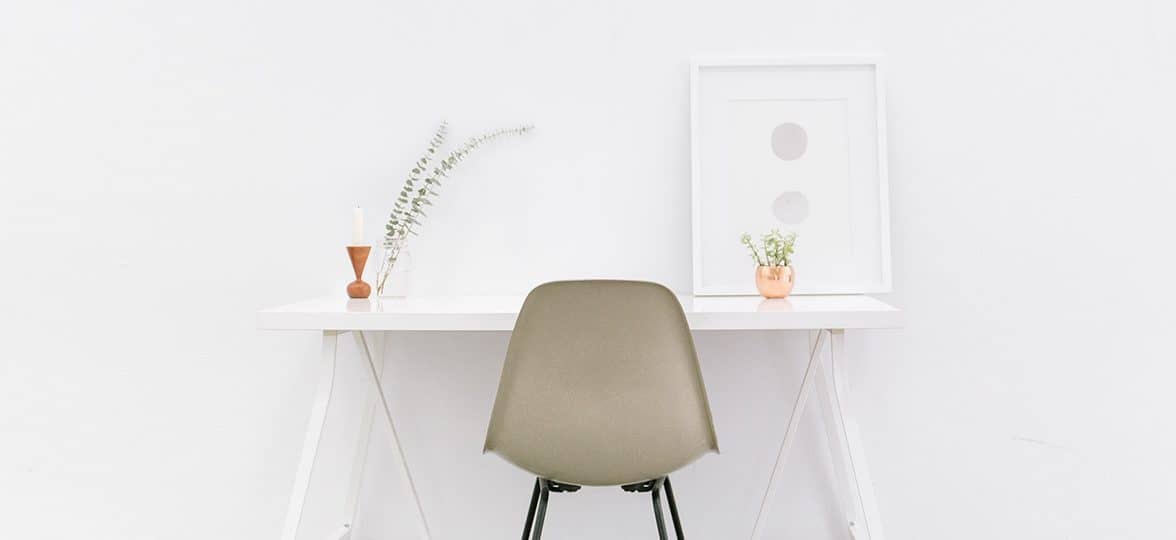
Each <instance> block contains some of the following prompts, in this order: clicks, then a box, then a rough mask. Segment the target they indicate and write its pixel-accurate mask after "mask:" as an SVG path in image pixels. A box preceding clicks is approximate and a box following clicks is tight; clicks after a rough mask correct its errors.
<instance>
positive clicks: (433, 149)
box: [376, 122, 534, 294]
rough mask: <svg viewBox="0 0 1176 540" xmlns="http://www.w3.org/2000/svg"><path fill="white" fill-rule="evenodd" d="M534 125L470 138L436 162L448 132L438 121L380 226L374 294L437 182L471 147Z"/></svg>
mask: <svg viewBox="0 0 1176 540" xmlns="http://www.w3.org/2000/svg"><path fill="white" fill-rule="evenodd" d="M533 128H534V126H531V125H523V126H519V127H513V128H505V129H499V130H496V131H491V132H489V133H485V134H482V135H479V136H477V137H471V138H470V139H469V140H467V141H466V142H465V144H462V145H461V147H459V148H458V149H456V150H453V151H452V152H449V154H447V155H446V156H445V157H444V158H442V159H440V161H436V162H435V161H434V160H435V158H436V157H437V153H438V152H440V151H441V147H442V145H444V144H445V137H446V136H447V135H448V133H449V124H448V122H441V125H440V126H438V127H437V131H436V132H435V133H433V138H432V139H429V146H428V148H426V149H425V153H424V154H423V155H422V156H421V157H420V159H418V160H417V161H416V163H414V164H413V166H412V170H410V171H409V173H408V177H407V178H405V180H404V185H403V186H402V187H401V188H400V193H399V194H398V195H397V196H396V203H395V204H394V205H393V207H392V213H391V215H389V216H388V223H387V224H386V225H385V226H384V252H385V254H386V255H385V257H384V262H383V265H382V267H381V269H380V275H379V281H378V283H377V284H376V290H377V294H379V293H383V292H384V283H385V282H386V281H387V280H388V275H389V273H390V272H391V270H392V266H393V265H395V264H396V259H397V258H398V257H399V256H400V249H401V248H402V247H403V243H404V240H405V239H406V238H408V236H409V235H415V234H417V232H418V229H419V228H420V226H421V222H422V221H423V220H424V219H425V218H426V217H428V214H426V213H425V207H426V206H433V201H432V198H433V197H436V196H437V195H439V193H438V192H437V190H438V189H439V188H440V187H441V181H442V180H447V179H448V178H449V175H450V174H451V173H452V172H453V170H454V169H455V168H456V167H457V165H458V164H459V163H461V162H462V161H463V160H465V158H466V157H468V156H469V154H470V153H472V152H473V151H474V150H477V149H478V148H479V147H481V146H482V145H483V144H485V143H487V142H490V141H492V140H494V139H497V138H499V137H502V136H504V135H522V134H524V133H526V132H528V131H531V129H533Z"/></svg>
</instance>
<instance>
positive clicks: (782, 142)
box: [772, 122, 808, 161]
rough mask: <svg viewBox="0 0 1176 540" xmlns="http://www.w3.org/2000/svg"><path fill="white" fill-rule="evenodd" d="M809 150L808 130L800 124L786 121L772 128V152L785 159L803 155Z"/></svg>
mask: <svg viewBox="0 0 1176 540" xmlns="http://www.w3.org/2000/svg"><path fill="white" fill-rule="evenodd" d="M807 150H808V132H807V131H805V129H804V128H803V127H801V126H800V124H794V123H792V122H785V123H783V124H780V125H778V126H776V128H775V129H773V130H772V153H773V154H776V157H778V158H780V159H782V160H784V161H792V160H794V159H799V158H800V156H803V155H804V153H805V151H807Z"/></svg>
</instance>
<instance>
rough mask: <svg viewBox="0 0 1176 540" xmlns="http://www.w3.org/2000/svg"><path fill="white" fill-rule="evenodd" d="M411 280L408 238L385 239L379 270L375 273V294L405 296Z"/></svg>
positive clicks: (410, 257) (410, 253)
mask: <svg viewBox="0 0 1176 540" xmlns="http://www.w3.org/2000/svg"><path fill="white" fill-rule="evenodd" d="M411 281H412V252H411V251H410V250H409V249H408V239H407V238H398V239H395V240H390V241H386V242H385V243H384V251H383V253H381V256H380V272H379V274H377V275H376V295H377V296H393V297H395V296H407V295H408V287H409V284H410V282H411Z"/></svg>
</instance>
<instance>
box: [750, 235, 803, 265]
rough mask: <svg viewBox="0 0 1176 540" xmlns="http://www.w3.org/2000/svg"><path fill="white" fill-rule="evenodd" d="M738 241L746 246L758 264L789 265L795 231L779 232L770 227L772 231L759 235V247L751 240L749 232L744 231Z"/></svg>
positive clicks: (793, 246)
mask: <svg viewBox="0 0 1176 540" xmlns="http://www.w3.org/2000/svg"><path fill="white" fill-rule="evenodd" d="M739 242H740V243H742V244H743V245H745V246H747V249H748V250H750V251H751V258H752V259H753V260H755V264H757V265H759V266H791V264H792V253H793V251H794V248H795V246H796V233H788V234H781V233H780V230H779V229H772V232H769V233H768V234H765V235H763V236H761V237H760V244H759V246H758V247H759V248H760V249H757V246H756V244H755V243H753V242H752V240H751V235H750V234H747V233H744V234H743V236H741V237H739ZM761 250H762V255H761Z"/></svg>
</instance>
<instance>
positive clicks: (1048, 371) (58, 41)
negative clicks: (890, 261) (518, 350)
mask: <svg viewBox="0 0 1176 540" xmlns="http://www.w3.org/2000/svg"><path fill="white" fill-rule="evenodd" d="M1174 15H1176V13H1173V8H1172V7H1171V4H1170V3H1168V2H1163V1H1161V0H1126V1H1123V2H1118V3H1115V4H1114V5H1111V4H1106V3H1095V2H1061V1H1053V2H1025V1H1011V0H997V1H993V2H935V1H929V0H923V1H915V0H908V1H888V2H873V1H866V0H855V1H848V0H833V1H828V2H797V1H777V2H750V1H732V2H710V3H707V4H684V3H682V2H669V1H662V2H615V1H609V2H592V3H583V4H579V5H571V4H562V3H556V2H541V1H531V2H526V1H519V0H511V1H503V2H468V3H453V2H417V3H404V4H399V5H394V4H392V3H388V2H384V3H377V2H339V3H331V4H326V3H317V4H308V3H289V2H288V3H276V2H275V3H264V4H263V3H260V2H240V1H233V2H224V1H218V0H211V1H207V2H198V3H193V2H183V3H181V2H104V3H93V2H20V3H17V2H9V3H6V4H5V5H4V6H3V7H2V8H0V190H2V191H0V211H2V216H3V235H2V236H0V239H2V241H3V245H2V246H0V247H2V249H3V251H2V253H3V254H4V257H3V264H2V265H0V287H2V289H0V298H3V303H2V305H3V311H2V316H3V321H2V323H3V324H2V326H0V328H3V340H2V344H3V349H2V350H0V437H2V441H0V537H3V538H12V539H18V538H19V539H22V540H24V539H40V538H54V539H56V538H93V539H155V538H169V539H170V538H175V539H208V538H218V539H221V538H223V539H254V538H276V535H277V533H278V530H279V527H280V522H281V518H282V516H283V512H284V509H285V503H286V497H287V494H288V490H289V488H290V485H291V482H292V475H293V472H294V467H295V462H296V459H297V456H296V454H297V450H298V448H299V446H300V445H301V442H302V439H301V434H302V430H303V427H304V425H305V421H306V419H307V413H308V407H309V404H310V398H311V394H312V391H313V386H314V385H313V383H314V375H315V374H316V373H317V371H316V370H315V368H316V367H317V357H318V348H317V339H316V337H315V336H313V335H305V334H297V333H291V334H284V335H282V334H272V335H270V334H262V333H260V332H258V331H257V330H255V324H254V323H255V321H254V311H255V310H256V309H258V308H261V307H264V306H268V305H272V304H277V303H283V302H288V301H292V300H295V299H299V298H303V297H308V296H313V295H322V294H342V291H343V285H344V284H345V283H346V281H347V279H348V278H347V273H348V265H347V261H346V257H345V255H344V253H343V249H342V245H343V244H344V243H345V242H346V241H347V239H348V236H349V223H350V221H349V217H350V210H349V207H350V206H351V205H353V204H355V203H356V202H360V203H361V204H364V205H365V207H367V208H368V210H369V216H371V218H370V219H369V225H370V227H369V229H370V234H371V235H372V236H373V237H374V235H375V234H376V233H378V232H379V228H380V225H379V220H378V219H376V218H377V216H380V215H381V214H383V213H385V212H386V209H387V207H388V206H389V205H390V202H391V200H392V196H393V194H394V192H395V189H396V186H397V185H398V183H399V181H400V179H401V177H402V174H403V172H404V171H405V170H406V168H407V166H408V165H409V163H411V161H412V160H413V159H415V158H416V154H417V152H418V149H419V148H420V146H421V144H422V143H423V142H424V141H425V140H426V139H427V137H428V133H429V130H431V129H432V127H433V124H434V123H435V122H436V121H437V120H439V119H440V118H442V117H445V118H448V119H450V120H451V121H452V122H453V124H454V131H455V134H457V135H469V134H472V133H474V132H475V131H477V130H480V129H482V128H490V127H495V126H499V125H504V124H509V123H511V122H514V121H532V122H534V123H535V124H537V125H538V126H539V127H538V129H537V130H536V131H535V132H534V133H533V134H532V135H529V136H527V137H526V138H525V139H518V140H512V141H509V142H505V143H502V144H498V145H496V146H495V147H494V148H493V149H490V150H487V151H486V152H484V153H482V154H481V155H479V156H477V157H475V158H473V159H472V160H471V161H470V162H468V163H467V164H466V165H467V166H465V168H464V170H462V171H460V173H459V177H458V178H457V179H456V180H455V181H454V182H452V183H450V184H449V185H447V186H446V190H445V191H446V192H445V194H444V197H443V198H442V199H441V201H440V205H439V206H438V207H437V209H436V212H435V213H434V214H433V215H432V222H430V223H429V225H428V231H427V232H426V234H425V235H424V236H422V237H421V238H420V244H419V248H418V249H416V250H415V255H416V256H417V260H418V263H419V264H418V268H417V270H418V272H417V273H418V274H425V275H426V276H427V278H426V279H423V280H422V281H421V283H420V284H419V285H420V287H421V289H422V290H424V291H432V292H438V291H446V292H452V293H503V292H514V291H520V290H523V289H526V288H527V287H529V286H530V285H532V284H534V283H536V282H537V281H539V280H541V279H546V278H550V277H571V276H580V275H594V276H625V277H634V278H648V279H656V280H660V281H663V282H665V283H667V284H668V285H670V286H671V287H673V288H675V289H678V290H682V291H685V290H688V289H689V287H690V283H691V276H690V266H691V263H690V250H689V246H690V208H689V185H690V182H689V156H688V137H689V134H688V90H687V87H688V77H687V75H688V59H689V57H690V56H691V55H694V54H768V55H775V54H793V53H822V52H871V51H883V52H885V53H886V54H887V55H888V57H889V61H890V62H889V68H890V71H889V88H888V91H889V94H888V97H889V119H890V126H889V143H890V164H891V167H890V178H891V190H892V216H893V220H892V221H893V240H894V246H893V247H894V271H895V272H894V275H895V293H894V294H893V295H890V296H889V297H888V300H890V301H892V302H894V303H896V304H898V305H900V306H902V307H903V308H905V310H906V311H907V322H908V325H907V328H906V329H905V330H902V331H899V332H877V333H870V334H862V335H858V336H855V337H851V341H850V348H851V352H853V353H856V354H858V355H859V356H858V358H859V360H858V361H856V362H855V364H854V365H852V366H851V367H852V368H853V369H852V372H853V380H852V381H851V388H852V391H853V397H854V399H855V400H856V402H857V403H859V404H860V405H861V408H862V409H863V410H862V411H861V414H860V418H859V420H860V424H861V428H862V431H863V432H862V436H863V439H864V441H865V446H866V449H867V451H868V457H869V461H870V464H871V466H872V467H873V476H874V480H875V484H876V486H877V492H878V496H879V505H880V508H881V511H882V516H883V519H884V522H885V525H886V526H887V532H888V535H889V537H890V538H895V539H929V540H930V539H939V538H962V539H989V538H1035V539H1036V538H1051V539H1052V538H1058V539H1061V538H1082V539H1086V538H1089V539H1101V538H1140V539H1142V538H1158V537H1166V536H1170V535H1171V529H1170V526H1171V524H1170V515H1171V511H1172V508H1173V507H1174V506H1176V495H1174V494H1173V489H1172V486H1173V485H1176V471H1174V470H1173V467H1172V465H1171V456H1172V455H1176V435H1174V433H1173V427H1172V425H1173V423H1172V420H1171V415H1172V411H1173V410H1174V407H1176V397H1173V394H1172V392H1171V384H1172V382H1171V381H1172V380H1173V378H1174V376H1176V367H1173V365H1172V360H1173V358H1174V357H1176V355H1174V354H1173V353H1174V347H1173V345H1172V341H1171V327H1172V323H1173V322H1174V317H1173V316H1172V314H1171V311H1170V309H1171V305H1172V301H1173V289H1172V287H1171V283H1172V277H1171V276H1172V263H1173V262H1174V260H1173V257H1172V255H1171V244H1172V242H1171V234H1172V232H1173V231H1174V230H1176V217H1173V216H1174V215H1176V214H1174V213H1173V212H1172V210H1171V206H1172V204H1173V201H1174V200H1176V198H1174V195H1176V188H1174V187H1173V182H1172V181H1173V178H1174V177H1176V165H1174V163H1173V160H1172V158H1171V156H1172V155H1173V148H1176V135H1174V133H1176V131H1174V130H1173V125H1176V107H1174V106H1173V102H1172V96H1173V95H1176V54H1173V52H1174V51H1176V41H1174V38H1173V37H1172V33H1171V31H1170V30H1171V29H1170V22H1171V21H1172V20H1173V16H1174ZM418 277H420V276H419V275H418ZM802 340H803V338H802V337H801V336H771V335H766V334H765V335H758V334H757V335H752V336H746V335H736V334H713V335H712V334H708V335H703V336H700V337H699V338H698V342H699V349H700V351H701V353H702V355H703V369H704V370H705V375H706V376H707V378H708V383H709V384H710V386H711V389H712V390H711V392H712V401H713V405H714V408H715V410H716V421H717V422H718V423H719V428H720V433H719V435H720V437H721V438H722V443H723V445H724V448H726V449H727V450H728V451H727V453H725V454H724V455H722V456H719V457H713V456H712V457H708V458H705V459H704V460H703V461H701V462H699V463H698V464H697V465H696V466H694V467H692V468H691V469H688V471H687V472H684V473H683V477H682V480H681V482H680V483H676V487H678V491H679V492H680V493H679V495H680V497H681V498H682V499H683V510H684V512H686V518H685V519H686V524H687V527H693V529H691V530H692V531H693V532H692V535H694V537H696V538H704V539H708V538H730V537H739V536H742V535H743V532H744V531H748V530H750V526H751V523H750V519H751V516H752V515H753V513H754V501H755V499H756V497H757V496H758V494H759V492H760V490H761V489H762V486H763V481H764V478H766V473H767V471H768V469H769V468H770V467H771V457H772V453H773V452H774V451H775V445H776V444H777V443H778V440H779V437H780V436H781V434H782V432H783V421H782V420H781V419H780V416H779V414H778V413H779V408H780V407H782V406H783V404H785V403H786V402H788V400H789V399H790V397H791V396H790V395H787V394H786V393H785V392H781V391H777V390H776V389H777V388H783V387H785V385H788V384H795V383H796V377H797V375H798V371H797V370H798V367H799V364H798V362H799V359H798V358H796V355H795V354H792V355H789V356H787V358H788V359H787V360H781V357H782V356H783V353H786V352H793V351H795V350H797V347H798V344H800V343H801V342H802ZM504 343H505V336H504V335H498V334H487V335H464V336H456V337H452V338H442V337H439V336H432V335H418V336H414V337H413V338H412V339H410V340H408V341H406V342H405V343H403V344H402V345H401V347H403V348H404V351H405V352H406V353H412V354H413V356H411V357H405V358H400V359H399V360H398V361H397V362H396V363H394V364H393V367H394V368H395V369H399V370H401V371H400V373H401V374H402V375H403V378H401V379H398V380H401V381H403V382H402V383H400V384H398V385H397V387H396V388H395V389H394V391H396V392H398V394H397V399H396V400H395V401H394V406H396V407H397V408H398V410H400V411H403V415H404V416H405V417H406V418H410V420H406V421H405V425H404V433H403V434H402V435H403V436H404V437H405V438H406V446H407V451H408V452H409V458H410V460H411V459H414V458H416V459H415V462H414V463H415V464H416V465H417V466H418V467H419V468H420V471H421V473H420V474H421V477H420V478H419V479H418V480H420V481H421V482H422V483H423V484H425V485H426V486H427V487H426V488H424V489H425V492H426V493H425V499H426V505H427V506H426V511H430V510H432V512H433V514H434V515H435V516H436V517H435V521H438V522H440V523H442V525H438V527H437V532H438V535H437V537H438V538H439V539H440V538H472V537H475V536H476V537H479V538H510V537H514V536H515V535H516V534H517V528H518V525H520V524H521V512H522V508H523V505H525V502H526V501H525V499H526V496H527V491H528V490H529V484H528V483H527V479H526V478H525V476H524V475H522V474H520V473H517V472H514V471H510V470H509V469H507V468H506V466H505V465H501V464H499V463H497V462H496V461H495V460H496V459H497V458H494V457H484V458H483V457H479V456H477V455H476V453H477V451H478V450H479V449H480V437H481V433H480V431H481V430H482V429H483V426H484V422H485V418H486V415H488V411H489V399H490V396H492V392H493V385H494V382H493V378H494V377H495V375H496V373H497V370H498V366H499V365H500V362H501V353H502V350H503V346H504ZM867 353H868V354H867ZM819 432H820V430H819V424H817V423H816V422H815V421H812V422H808V423H806V425H805V427H804V429H803V430H802V433H801V434H802V436H803V435H806V434H808V435H813V434H817V433H819ZM816 440H817V439H809V441H810V442H806V443H805V444H803V445H801V447H800V448H799V456H798V461H797V462H796V463H795V464H796V467H793V468H790V469H789V473H790V474H791V475H792V476H790V477H789V485H788V486H787V487H786V489H785V490H784V491H783V492H782V493H781V497H780V498H779V499H778V507H777V508H775V509H774V510H775V516H776V518H775V519H774V520H773V524H774V525H773V528H772V531H771V532H772V536H773V537H782V536H784V535H785V534H790V533H791V534H793V537H813V538H822V537H830V538H836V537H838V535H836V534H834V533H833V532H831V529H830V528H831V527H832V525H831V523H832V521H833V517H832V512H831V507H830V505H829V502H830V498H829V494H828V492H827V488H825V487H824V486H825V482H826V480H827V478H826V472H825V471H826V469H825V468H824V466H823V465H821V463H822V462H821V461H820V459H819V458H820V457H821V452H822V449H821V447H820V446H819V445H818V444H816V443H815V442H812V441H816ZM449 463H457V464H458V465H457V466H455V467H454V470H449V469H447V468H446V465H447V464H449ZM375 468H376V469H379V467H375ZM379 473H380V471H379V470H376V471H375V472H374V473H373V474H375V475H378V474H379ZM456 474H461V478H462V479H463V480H464V482H463V483H459V484H444V485H442V484H441V483H440V482H441V481H443V480H446V479H449V478H452V477H453V475H456ZM467 484H468V485H471V486H473V487H472V488H471V489H470V490H469V491H468V492H463V491H462V490H461V489H460V488H461V487H462V486H464V485H467ZM373 489H375V488H373ZM384 492H385V493H387V494H391V493H395V492H396V490H395V489H394V486H392V485H389V486H387V487H385V488H384ZM389 496H391V495H389ZM384 498H386V497H384ZM384 498H380V497H378V494H377V495H373V496H372V497H369V499H371V500H383V499H384ZM487 500H492V501H494V502H493V504H489V505H487V504H484V503H485V502H486V501H487ZM500 500H501V501H500ZM438 501H442V502H438ZM446 504H447V505H450V506H449V507H447V508H441V507H442V506H444V505H446ZM553 504H554V505H555V506H553V510H552V512H553V513H552V518H551V521H550V527H551V529H549V530H550V531H551V535H552V536H553V537H556V535H558V537H559V538H590V537H593V538H595V537H624V538H638V537H641V538H645V537H649V536H650V535H651V534H653V529H652V527H651V526H649V522H648V516H647V512H648V507H647V505H646V504H645V502H644V501H642V502H638V501H636V500H634V499H632V498H631V497H626V496H624V495H623V494H620V493H613V492H612V491H611V490H606V491H593V492H592V493H590V494H581V496H579V497H575V496H569V497H561V498H560V499H559V500H558V501H556V502H555V503H553ZM506 509H510V510H511V511H514V512H516V514H515V515H509V516H507V515H498V514H496V512H497V511H499V510H502V511H504V512H505V511H507V510H506ZM401 511H403V510H402V509H401V508H400V507H396V506H394V505H392V504H391V503H389V509H388V512H389V513H388V516H395V515H396V512H401ZM403 525H404V524H400V525H396V524H390V526H389V527H388V528H387V531H386V532H387V533H388V535H389V536H385V537H392V538H399V537H407V536H405V535H406V534H408V533H409V531H411V528H408V527H404V526H403ZM641 527H645V528H641ZM577 531H578V532H577ZM397 535H400V536H397Z"/></svg>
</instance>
